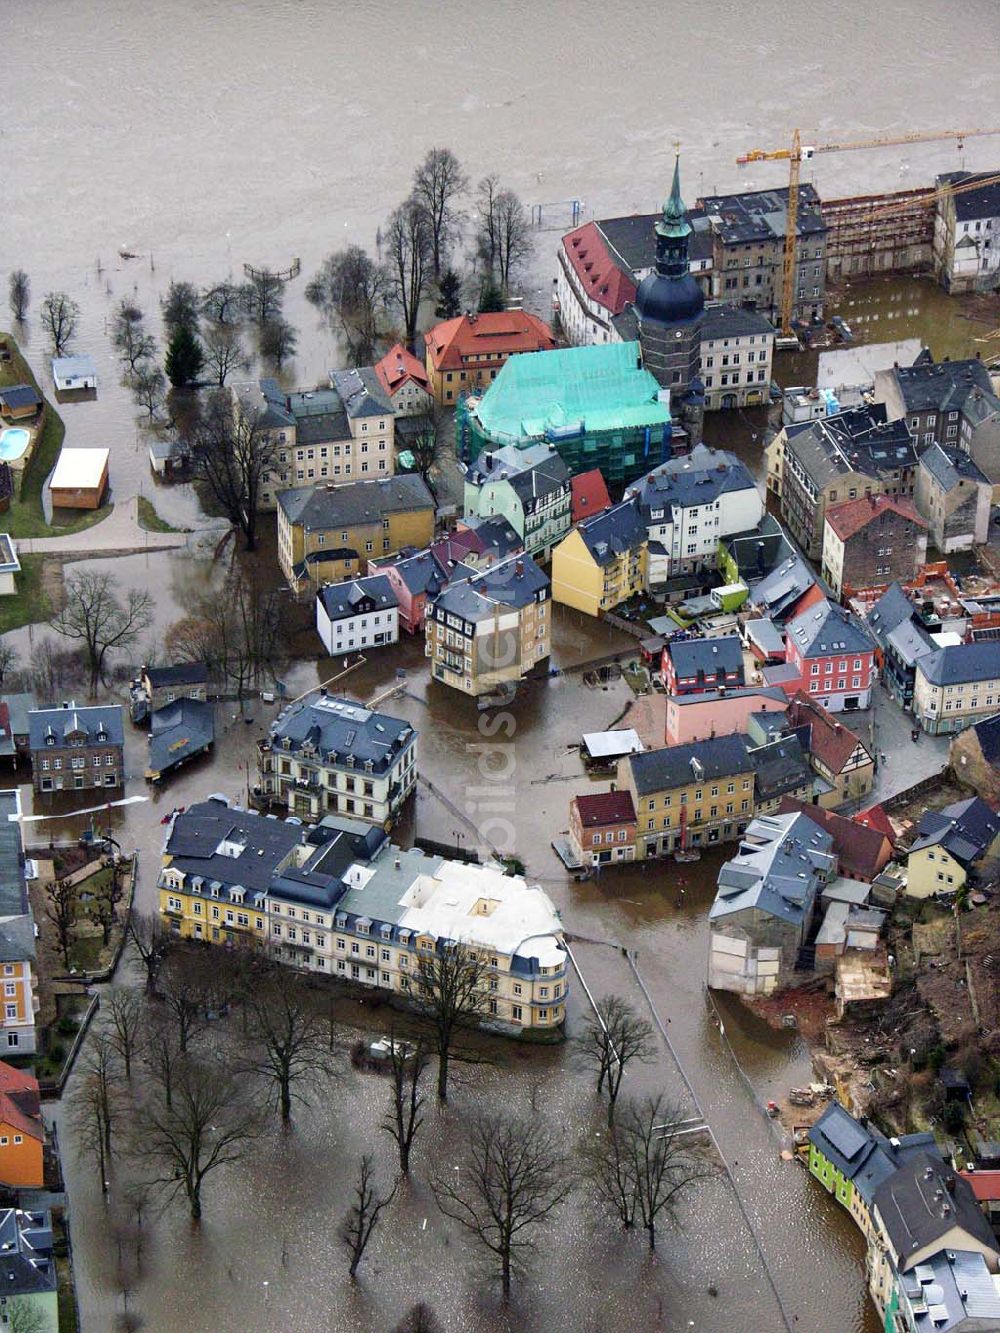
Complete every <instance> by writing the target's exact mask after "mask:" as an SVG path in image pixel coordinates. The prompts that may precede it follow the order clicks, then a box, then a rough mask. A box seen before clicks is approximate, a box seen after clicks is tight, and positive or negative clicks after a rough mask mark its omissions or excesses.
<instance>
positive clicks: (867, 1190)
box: [806, 1101, 938, 1207]
mask: <svg viewBox="0 0 1000 1333" xmlns="http://www.w3.org/2000/svg"><path fill="white" fill-rule="evenodd" d="M806 1137H807V1138H808V1139H809V1142H810V1143H812V1144H813V1145H814V1146H815V1147H816V1149H817V1151H819V1152H821V1153H822V1154H823V1156H824V1157H825V1158H826V1159H827V1160H828V1161H830V1162H832V1163H833V1165H834V1166H835V1167H836V1168H837V1170H838V1171H839V1172H840V1173H841V1175H843V1176H844V1177H845V1179H847V1180H850V1181H853V1182H854V1188H855V1189H856V1190H857V1191H858V1193H859V1194H860V1195H861V1197H862V1198H863V1199H864V1200H865V1202H866V1203H867V1204H868V1205H869V1207H870V1206H871V1202H872V1198H873V1197H874V1194H875V1190H876V1189H877V1187H878V1186H879V1185H880V1184H881V1183H882V1181H883V1180H888V1178H889V1177H890V1176H891V1175H893V1174H895V1172H896V1171H897V1170H898V1169H899V1167H900V1166H901V1165H902V1163H903V1162H905V1161H907V1160H909V1159H910V1158H911V1157H913V1156H914V1155H915V1154H916V1153H918V1152H929V1153H937V1152H938V1149H937V1148H936V1146H935V1143H934V1135H933V1134H930V1133H921V1134H904V1135H902V1136H901V1137H900V1138H899V1139H898V1140H897V1141H896V1142H893V1141H892V1140H890V1139H887V1138H886V1136H885V1135H884V1134H883V1133H882V1132H881V1131H880V1130H879V1129H877V1128H876V1126H875V1125H873V1124H872V1123H871V1122H870V1121H868V1120H867V1119H866V1118H862V1119H860V1120H857V1119H855V1117H854V1116H852V1115H851V1113H850V1112H849V1111H847V1110H845V1108H844V1107H843V1106H841V1104H840V1102H837V1101H832V1102H830V1104H829V1106H827V1108H826V1110H825V1111H824V1112H823V1114H822V1115H821V1116H820V1118H819V1119H818V1120H817V1121H816V1123H815V1124H814V1125H812V1126H811V1127H810V1128H809V1130H808V1131H807V1135H806Z"/></svg>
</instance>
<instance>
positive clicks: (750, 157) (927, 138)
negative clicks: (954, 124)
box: [736, 129, 1000, 337]
mask: <svg viewBox="0 0 1000 1333" xmlns="http://www.w3.org/2000/svg"><path fill="white" fill-rule="evenodd" d="M987 134H1000V129H972V130H937V131H935V132H932V133H929V134H898V135H883V136H881V137H879V138H877V139H858V140H855V141H854V142H847V143H823V144H811V145H805V144H803V143H802V136H801V134H800V132H799V131H798V130H795V132H794V133H793V134H792V142H791V146H790V147H788V148H775V149H772V150H765V149H762V148H754V149H751V151H750V152H749V153H743V154H741V155H740V156H739V157H738V158H737V159H736V161H737V163H738V164H739V165H740V166H741V167H745V166H746V165H747V163H749V162H781V161H787V162H788V214H787V218H786V221H785V228H786V230H785V258H784V269H783V273H782V281H781V332H782V333H783V334H784V335H785V337H791V336H793V334H792V307H793V305H794V302H795V242H796V234H795V233H796V230H797V226H798V220H799V174H800V170H801V167H802V163H803V161H806V162H808V161H809V159H810V158H812V157H814V156H815V154H816V153H849V152H854V151H855V150H857V149H861V148H892V147H895V146H898V145H901V144H909V143H931V142H933V141H934V140H938V139H956V140H957V141H958V146H959V148H961V147H962V144H963V142H964V140H966V139H975V138H979V137H980V136H981V135H987Z"/></svg>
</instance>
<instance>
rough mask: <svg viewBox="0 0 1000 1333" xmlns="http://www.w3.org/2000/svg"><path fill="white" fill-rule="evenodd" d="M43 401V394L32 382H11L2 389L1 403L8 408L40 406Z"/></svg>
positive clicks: (0, 392) (0, 393)
mask: <svg viewBox="0 0 1000 1333" xmlns="http://www.w3.org/2000/svg"><path fill="white" fill-rule="evenodd" d="M41 401H42V395H41V394H40V393H39V392H38V390H37V389H35V388H33V387H32V386H31V385H30V384H9V385H7V386H6V387H4V388H2V389H0V403H3V405H4V407H7V408H11V409H15V408H19V407H38V406H40V404H41Z"/></svg>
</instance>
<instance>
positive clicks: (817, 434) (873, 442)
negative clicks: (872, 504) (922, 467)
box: [786, 403, 917, 498]
mask: <svg viewBox="0 0 1000 1333" xmlns="http://www.w3.org/2000/svg"><path fill="white" fill-rule="evenodd" d="M786 437H787V442H788V443H787V449H788V452H789V453H790V454H792V455H793V457H794V458H795V459H796V460H797V461H798V463H799V464H800V465H801V467H802V469H803V471H804V472H805V473H806V475H807V476H808V477H809V479H810V481H812V483H813V484H814V485H815V486H816V488H817V489H818V490H822V489H823V487H825V486H826V485H827V484H828V483H829V482H831V481H832V480H833V479H834V478H835V477H838V476H841V475H842V474H843V473H845V472H849V471H852V472H859V473H861V474H863V475H864V476H870V477H877V476H881V475H882V474H883V473H885V472H896V471H899V470H900V469H901V468H912V467H915V466H916V462H917V452H916V449H915V448H914V444H913V440H912V438H911V436H910V432H909V430H908V428H907V425H906V421H905V420H904V419H903V418H902V417H900V418H899V419H898V420H895V421H889V420H888V419H887V412H886V407H885V404H884V403H873V404H871V405H869V406H866V407H854V408H849V409H848V410H847V411H846V412H838V413H837V414H836V415H835V416H832V417H822V418H820V419H819V420H816V421H806V422H802V423H800V424H798V425H794V426H789V427H788V428H787V430H786ZM845 498H846V497H845Z"/></svg>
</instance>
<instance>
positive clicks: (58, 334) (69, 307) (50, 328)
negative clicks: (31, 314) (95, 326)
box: [42, 292, 80, 356]
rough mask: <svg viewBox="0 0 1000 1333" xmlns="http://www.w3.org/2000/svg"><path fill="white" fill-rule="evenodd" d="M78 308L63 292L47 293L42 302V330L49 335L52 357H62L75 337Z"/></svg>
mask: <svg viewBox="0 0 1000 1333" xmlns="http://www.w3.org/2000/svg"><path fill="white" fill-rule="evenodd" d="M79 323H80V307H79V306H78V305H77V303H76V302H75V301H73V300H71V299H70V297H69V296H67V294H66V293H65V292H47V293H46V294H45V300H44V301H43V302H42V328H43V329H44V330H45V331H46V333H47V334H48V335H49V342H50V343H51V345H52V355H53V356H62V354H63V353H64V352H65V351H66V349H67V348H68V347H69V345H70V343H71V342H72V341H73V339H74V338H75V337H76V330H77V326H78V325H79Z"/></svg>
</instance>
